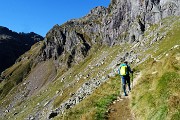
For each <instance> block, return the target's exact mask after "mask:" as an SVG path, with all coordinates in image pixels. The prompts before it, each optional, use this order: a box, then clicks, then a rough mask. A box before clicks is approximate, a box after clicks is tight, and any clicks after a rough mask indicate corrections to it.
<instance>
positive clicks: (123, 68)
mask: <svg viewBox="0 0 180 120" xmlns="http://www.w3.org/2000/svg"><path fill="white" fill-rule="evenodd" d="M127 74H128V67H127V65H123V66H121V68H120V75H122V76H126V75H127Z"/></svg>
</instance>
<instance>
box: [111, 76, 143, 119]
mask: <svg viewBox="0 0 180 120" xmlns="http://www.w3.org/2000/svg"><path fill="white" fill-rule="evenodd" d="M140 77H141V73H139V74H137V76H136V78H135V79H134V80H133V84H132V85H133V86H135V85H136V84H137V81H138V79H139V78H140ZM130 97H131V95H130V94H129V96H126V97H124V96H120V97H118V98H117V100H116V101H114V102H113V104H112V105H111V106H110V107H109V111H108V113H109V114H108V120H134V117H133V115H132V111H131V109H130V106H129V105H130V101H129V98H130Z"/></svg>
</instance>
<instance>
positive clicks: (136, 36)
mask: <svg viewBox="0 0 180 120" xmlns="http://www.w3.org/2000/svg"><path fill="white" fill-rule="evenodd" d="M173 15H177V16H178V15H180V3H179V0H112V1H111V4H110V5H109V7H108V8H105V7H96V8H94V9H93V10H91V11H90V13H89V14H88V15H86V16H84V17H83V18H80V19H73V20H70V21H68V22H67V23H65V24H63V25H61V26H59V25H55V26H54V27H53V28H52V29H51V30H50V31H49V32H48V34H47V36H46V38H45V46H44V48H43V50H42V54H41V57H42V59H43V60H46V59H50V58H54V59H55V60H57V59H58V58H59V61H60V64H59V65H57V66H60V67H65V66H67V67H70V66H71V64H73V63H78V62H80V61H82V60H83V59H84V58H85V57H86V56H87V54H88V52H89V50H90V49H91V47H92V46H95V45H103V44H104V45H109V46H111V45H115V44H122V43H124V42H130V43H133V42H139V41H140V40H141V39H142V38H143V33H144V32H145V30H147V29H148V28H149V26H151V25H152V24H154V23H158V22H159V21H160V20H161V19H163V18H166V17H168V16H173ZM61 63H66V64H61Z"/></svg>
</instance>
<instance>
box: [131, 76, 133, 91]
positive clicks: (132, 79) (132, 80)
mask: <svg viewBox="0 0 180 120" xmlns="http://www.w3.org/2000/svg"><path fill="white" fill-rule="evenodd" d="M132 88H133V73H132V87H131V89H132Z"/></svg>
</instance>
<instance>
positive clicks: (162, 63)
mask: <svg viewBox="0 0 180 120" xmlns="http://www.w3.org/2000/svg"><path fill="white" fill-rule="evenodd" d="M164 42H167V41H164ZM164 45H168V44H164ZM164 47H166V46H164ZM165 50H166V49H164V51H165ZM160 51H161V50H160ZM179 52H180V50H179V48H176V49H172V50H171V51H168V52H167V53H168V57H167V56H163V57H162V58H161V59H159V61H154V60H153V59H149V60H148V61H146V62H144V63H143V65H140V66H138V67H137V69H138V70H140V69H141V72H143V76H142V78H141V79H140V80H139V84H138V85H137V86H136V87H135V89H134V91H133V92H132V93H133V94H132V101H131V107H132V109H133V111H134V113H135V114H136V117H137V119H147V120H152V119H153V120H166V119H173V120H178V119H177V118H178V117H177V116H179V110H180V104H179V103H180V97H179V96H180V92H179V91H180V89H179V86H180V83H179V80H180V74H179V68H180V63H179V61H178V60H177V59H176V58H175V56H176V55H177V54H179ZM159 53H162V52H159ZM154 71H157V73H156V74H152V73H153V72H154ZM174 98H175V99H174Z"/></svg>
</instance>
